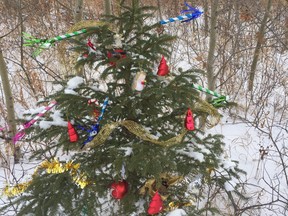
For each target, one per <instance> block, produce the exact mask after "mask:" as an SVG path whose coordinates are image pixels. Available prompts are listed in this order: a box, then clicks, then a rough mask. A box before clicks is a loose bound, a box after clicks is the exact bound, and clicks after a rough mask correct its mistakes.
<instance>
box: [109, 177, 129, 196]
mask: <svg viewBox="0 0 288 216" xmlns="http://www.w3.org/2000/svg"><path fill="white" fill-rule="evenodd" d="M128 186H129V185H128V182H127V181H126V180H121V181H118V182H113V183H112V184H111V189H112V196H113V197H114V198H115V199H122V198H123V197H124V196H125V195H126V193H127V192H128Z"/></svg>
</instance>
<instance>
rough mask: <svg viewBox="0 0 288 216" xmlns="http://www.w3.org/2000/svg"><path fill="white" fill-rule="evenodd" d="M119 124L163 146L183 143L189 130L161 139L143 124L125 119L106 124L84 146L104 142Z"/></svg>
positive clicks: (143, 138) (144, 138)
mask: <svg viewBox="0 0 288 216" xmlns="http://www.w3.org/2000/svg"><path fill="white" fill-rule="evenodd" d="M119 126H123V127H125V128H126V129H127V130H129V131H130V132H131V133H132V134H134V135H135V136H137V137H139V138H140V139H142V140H145V141H148V142H151V143H153V144H156V145H161V146H163V147H170V146H173V145H177V144H179V143H181V142H182V140H183V138H184V136H185V134H186V133H187V130H186V129H183V130H182V132H181V134H179V135H178V136H175V137H172V138H171V139H168V140H164V141H159V140H158V139H156V138H155V136H153V135H152V134H150V133H149V132H148V131H147V130H146V129H145V128H144V127H143V126H142V125H140V124H138V123H136V122H134V121H131V120H124V121H121V122H113V123H110V124H106V125H104V126H103V127H102V129H101V130H100V131H99V133H98V134H97V136H96V137H95V138H94V139H93V140H92V141H91V142H89V143H87V144H86V145H85V147H84V148H88V147H96V146H98V145H101V144H103V143H104V142H105V141H106V140H107V139H108V137H109V136H110V134H111V133H112V132H113V130H114V129H115V128H117V127H119Z"/></svg>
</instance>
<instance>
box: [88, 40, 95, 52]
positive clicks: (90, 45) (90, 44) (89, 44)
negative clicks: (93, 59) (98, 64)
mask: <svg viewBox="0 0 288 216" xmlns="http://www.w3.org/2000/svg"><path fill="white" fill-rule="evenodd" d="M87 46H89V47H90V48H91V49H93V50H95V51H96V48H95V46H94V44H93V43H92V42H91V40H90V38H89V39H88V42H87Z"/></svg>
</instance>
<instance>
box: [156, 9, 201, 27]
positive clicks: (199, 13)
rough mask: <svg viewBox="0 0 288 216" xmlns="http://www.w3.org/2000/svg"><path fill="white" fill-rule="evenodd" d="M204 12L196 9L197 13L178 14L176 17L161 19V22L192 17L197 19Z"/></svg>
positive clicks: (165, 22) (162, 23)
mask: <svg viewBox="0 0 288 216" xmlns="http://www.w3.org/2000/svg"><path fill="white" fill-rule="evenodd" d="M202 13H203V12H201V11H196V12H195V13H191V14H185V15H183V16H177V17H174V18H169V19H166V20H161V21H160V24H161V25H164V24H167V23H172V22H175V21H184V20H187V19H189V20H191V19H196V18H198V17H199V16H201V14H202Z"/></svg>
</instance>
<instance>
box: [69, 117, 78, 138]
mask: <svg viewBox="0 0 288 216" xmlns="http://www.w3.org/2000/svg"><path fill="white" fill-rule="evenodd" d="M68 135H69V139H70V142H77V141H78V134H77V131H76V130H75V128H74V127H73V125H72V124H71V122H70V121H68Z"/></svg>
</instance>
